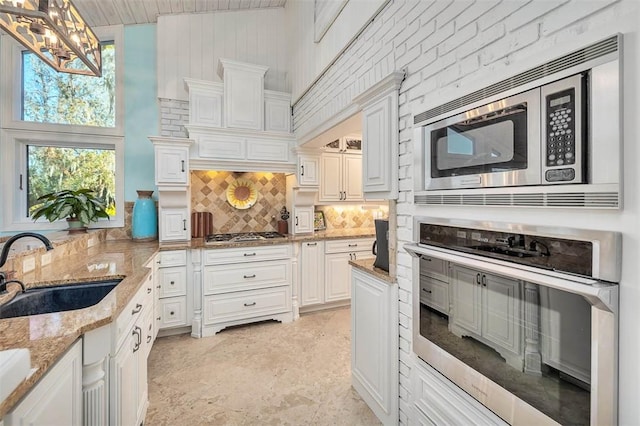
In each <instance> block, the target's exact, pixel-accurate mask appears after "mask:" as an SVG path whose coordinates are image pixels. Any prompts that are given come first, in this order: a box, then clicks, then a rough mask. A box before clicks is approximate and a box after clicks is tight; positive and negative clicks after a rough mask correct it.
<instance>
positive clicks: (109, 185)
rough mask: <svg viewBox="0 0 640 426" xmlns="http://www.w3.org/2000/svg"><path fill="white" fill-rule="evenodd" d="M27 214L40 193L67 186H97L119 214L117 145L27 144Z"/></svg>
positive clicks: (66, 187) (109, 210)
mask: <svg viewBox="0 0 640 426" xmlns="http://www.w3.org/2000/svg"><path fill="white" fill-rule="evenodd" d="M27 159H28V160H27V161H28V163H27V164H28V170H27V191H28V197H27V198H28V201H27V203H28V205H27V215H28V216H30V212H31V211H32V210H33V209H34V207H37V205H38V201H37V199H38V197H40V196H42V195H44V194H47V193H49V192H54V191H60V190H63V189H73V190H77V189H81V188H89V189H93V190H94V191H95V192H96V194H97V195H98V196H99V197H101V198H102V199H103V200H105V202H106V203H107V206H108V208H107V213H109V216H114V215H115V214H116V194H115V190H116V178H115V173H116V152H115V150H113V149H95V148H68V147H58V146H37V145H28V146H27Z"/></svg>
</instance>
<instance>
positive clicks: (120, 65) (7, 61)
mask: <svg viewBox="0 0 640 426" xmlns="http://www.w3.org/2000/svg"><path fill="white" fill-rule="evenodd" d="M94 31H95V33H96V35H97V36H98V38H100V39H101V40H109V41H113V43H114V45H115V48H116V51H115V61H116V63H115V72H116V76H115V81H116V88H115V90H116V103H115V108H116V116H115V126H114V127H97V126H82V125H74V124H56V123H38V122H32V121H23V120H22V119H21V117H22V51H23V50H25V49H24V48H23V47H22V46H21V45H19V44H18V43H16V42H14V41H13V39H11V38H9V36H8V35H6V34H2V35H0V87H1V88H2V90H1V92H0V95H1V96H0V161H2V165H3V166H2V168H1V169H2V171H1V172H0V177H2V184H1V185H0V191H1V193H2V194H3V197H2V198H3V199H4V200H5V202H4V203H3V204H2V207H1V208H0V215H1V216H2V231H25V230H60V229H66V227H67V224H66V222H65V221H56V222H53V223H50V222H48V221H46V219H41V220H38V221H36V222H34V221H33V220H32V219H30V218H29V217H26V216H25V215H24V212H25V210H24V209H25V208H26V206H27V185H26V182H23V185H22V189H20V187H19V184H20V175H21V174H22V175H23V177H24V178H23V179H26V176H27V175H26V173H27V158H26V145H28V144H32V145H33V144H37V145H51V146H65V147H79V148H96V147H97V148H107V149H114V150H115V155H116V215H115V216H114V217H112V218H111V220H107V219H101V220H99V221H98V222H93V223H91V224H90V227H92V228H94V227H95V228H116V227H123V226H124V217H125V211H124V209H125V206H124V204H125V203H124V31H123V26H122V25H116V26H110V27H101V28H94Z"/></svg>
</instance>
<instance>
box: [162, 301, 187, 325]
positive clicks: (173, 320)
mask: <svg viewBox="0 0 640 426" xmlns="http://www.w3.org/2000/svg"><path fill="white" fill-rule="evenodd" d="M183 325H187V298H186V297H185V296H181V297H170V298H167V299H160V328H161V329H162V328H170V327H179V326H183Z"/></svg>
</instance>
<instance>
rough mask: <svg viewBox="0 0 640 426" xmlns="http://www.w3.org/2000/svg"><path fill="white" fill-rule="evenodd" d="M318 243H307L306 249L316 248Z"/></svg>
mask: <svg viewBox="0 0 640 426" xmlns="http://www.w3.org/2000/svg"><path fill="white" fill-rule="evenodd" d="M317 245H318V243H307V247H312V246H317Z"/></svg>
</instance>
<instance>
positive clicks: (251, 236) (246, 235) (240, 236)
mask: <svg viewBox="0 0 640 426" xmlns="http://www.w3.org/2000/svg"><path fill="white" fill-rule="evenodd" d="M284 237H285V236H284V235H282V234H280V233H279V232H274V231H267V232H239V233H231V234H211V235H207V237H206V239H205V241H206V242H208V243H217V242H223V241H231V242H243V241H260V240H270V239H274V238H284Z"/></svg>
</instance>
